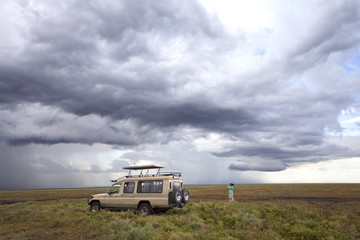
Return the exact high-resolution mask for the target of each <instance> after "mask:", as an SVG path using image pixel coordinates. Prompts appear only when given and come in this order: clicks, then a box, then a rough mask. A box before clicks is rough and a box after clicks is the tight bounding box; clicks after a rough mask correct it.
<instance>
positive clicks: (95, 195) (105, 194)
mask: <svg viewBox="0 0 360 240" xmlns="http://www.w3.org/2000/svg"><path fill="white" fill-rule="evenodd" d="M108 195H109V194H107V193H99V194H94V195H92V196H93V197H96V198H103V197H105V196H108Z"/></svg>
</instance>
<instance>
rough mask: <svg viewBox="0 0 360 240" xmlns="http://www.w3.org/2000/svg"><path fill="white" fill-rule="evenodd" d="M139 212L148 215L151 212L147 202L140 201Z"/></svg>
mask: <svg viewBox="0 0 360 240" xmlns="http://www.w3.org/2000/svg"><path fill="white" fill-rule="evenodd" d="M139 212H140V213H141V214H142V215H144V216H148V215H150V214H151V213H152V208H151V206H150V205H149V204H148V203H142V204H141V205H140V206H139Z"/></svg>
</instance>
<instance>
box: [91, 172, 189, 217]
mask: <svg viewBox="0 0 360 240" xmlns="http://www.w3.org/2000/svg"><path fill="white" fill-rule="evenodd" d="M161 168H163V167H161V166H155V165H146V166H129V167H123V169H127V170H129V173H128V175H127V176H124V177H121V178H119V179H117V180H112V182H114V184H113V185H112V186H111V187H110V188H109V190H108V192H107V193H101V194H95V195H92V196H90V197H89V198H88V204H89V205H90V211H92V212H97V211H99V210H100V209H103V208H107V209H114V210H126V209H135V210H139V212H141V213H142V214H144V215H149V214H150V213H154V212H160V211H166V210H168V209H171V208H174V207H179V208H181V207H183V206H184V205H185V204H186V203H187V202H189V200H190V193H189V191H188V190H187V189H185V188H183V179H182V177H181V173H180V172H160V169H161ZM150 169H158V171H157V172H156V173H154V174H150ZM132 170H136V171H140V174H139V175H132V174H131V171H132Z"/></svg>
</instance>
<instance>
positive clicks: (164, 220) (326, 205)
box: [0, 184, 360, 239]
mask: <svg viewBox="0 0 360 240" xmlns="http://www.w3.org/2000/svg"><path fill="white" fill-rule="evenodd" d="M187 188H188V189H189V191H190V194H191V201H190V203H189V204H187V205H186V206H185V207H184V208H182V209H173V210H169V211H168V212H166V213H163V214H159V215H151V216H148V217H143V216H141V215H140V214H139V213H136V212H134V211H122V212H111V211H107V210H103V211H100V212H97V213H91V212H89V206H88V205H87V200H86V197H87V196H88V195H91V194H95V193H100V192H105V191H106V190H107V189H106V188H86V189H85V188H84V189H48V190H21V191H20V190H18V191H0V203H1V205H0V239H360V184H269V185H235V194H234V196H235V200H236V202H234V203H229V202H228V201H227V189H226V186H224V185H205V186H187Z"/></svg>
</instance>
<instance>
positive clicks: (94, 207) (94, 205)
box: [90, 202, 100, 212]
mask: <svg viewBox="0 0 360 240" xmlns="http://www.w3.org/2000/svg"><path fill="white" fill-rule="evenodd" d="M98 211H100V203H98V202H93V203H92V204H91V205H90V212H98Z"/></svg>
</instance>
